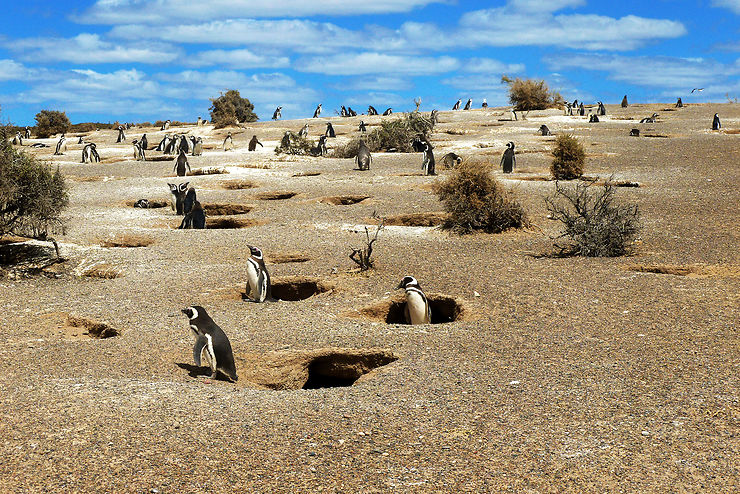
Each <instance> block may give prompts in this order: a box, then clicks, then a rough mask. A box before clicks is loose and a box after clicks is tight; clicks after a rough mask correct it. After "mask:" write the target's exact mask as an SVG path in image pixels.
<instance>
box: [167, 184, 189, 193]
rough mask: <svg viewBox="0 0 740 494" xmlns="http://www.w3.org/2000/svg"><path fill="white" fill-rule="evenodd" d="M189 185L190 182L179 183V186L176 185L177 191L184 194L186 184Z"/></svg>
mask: <svg viewBox="0 0 740 494" xmlns="http://www.w3.org/2000/svg"><path fill="white" fill-rule="evenodd" d="M189 183H190V182H184V183H181V184H180V185H178V186H177V189H178V190H179V191H180V192H185V191H186V190H188V184H189ZM170 187H172V186H170Z"/></svg>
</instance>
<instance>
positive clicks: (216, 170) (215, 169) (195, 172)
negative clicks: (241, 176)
mask: <svg viewBox="0 0 740 494" xmlns="http://www.w3.org/2000/svg"><path fill="white" fill-rule="evenodd" d="M228 173H229V170H227V169H226V168H224V167H222V166H204V167H203V168H193V169H192V170H191V171H190V173H188V175H189V176H199V175H225V174H228Z"/></svg>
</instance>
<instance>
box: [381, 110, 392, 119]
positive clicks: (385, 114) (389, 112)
mask: <svg viewBox="0 0 740 494" xmlns="http://www.w3.org/2000/svg"><path fill="white" fill-rule="evenodd" d="M392 114H393V108H388V109H387V110H385V111H384V112H383V116H384V117H387V116H388V115H392Z"/></svg>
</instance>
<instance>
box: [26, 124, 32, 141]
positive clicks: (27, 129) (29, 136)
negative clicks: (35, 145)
mask: <svg viewBox="0 0 740 494" xmlns="http://www.w3.org/2000/svg"><path fill="white" fill-rule="evenodd" d="M30 138H31V129H30V128H28V127H26V139H30Z"/></svg>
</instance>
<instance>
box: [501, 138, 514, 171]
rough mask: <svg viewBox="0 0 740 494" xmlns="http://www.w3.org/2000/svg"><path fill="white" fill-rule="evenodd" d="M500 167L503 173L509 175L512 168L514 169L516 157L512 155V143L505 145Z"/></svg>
mask: <svg viewBox="0 0 740 494" xmlns="http://www.w3.org/2000/svg"><path fill="white" fill-rule="evenodd" d="M501 166H502V167H503V169H504V173H511V172H512V170H513V169H514V167H516V155H515V154H514V143H513V142H509V143H508V144H506V151H504V155H503V156H501Z"/></svg>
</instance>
